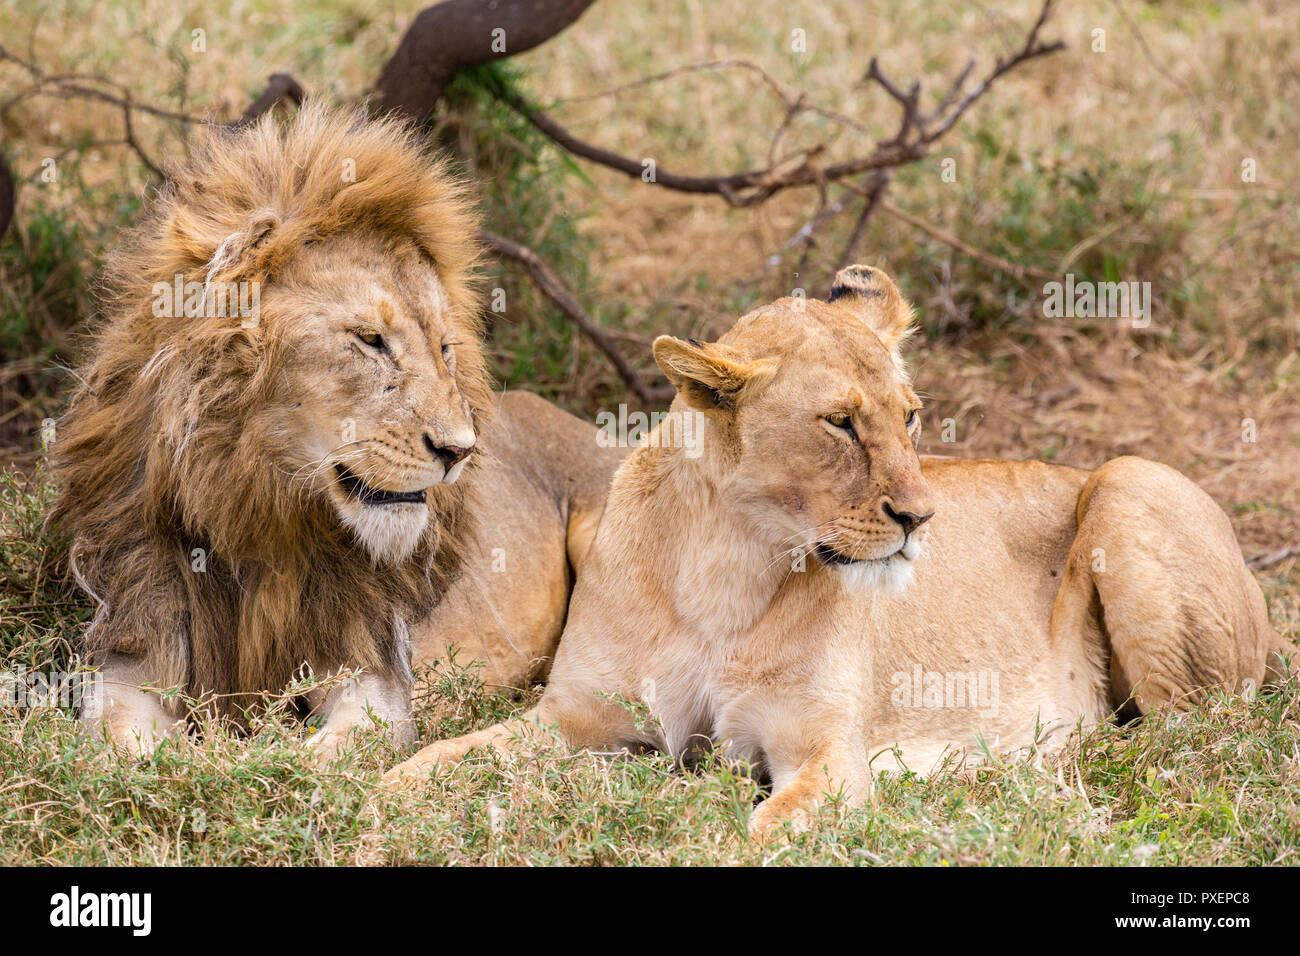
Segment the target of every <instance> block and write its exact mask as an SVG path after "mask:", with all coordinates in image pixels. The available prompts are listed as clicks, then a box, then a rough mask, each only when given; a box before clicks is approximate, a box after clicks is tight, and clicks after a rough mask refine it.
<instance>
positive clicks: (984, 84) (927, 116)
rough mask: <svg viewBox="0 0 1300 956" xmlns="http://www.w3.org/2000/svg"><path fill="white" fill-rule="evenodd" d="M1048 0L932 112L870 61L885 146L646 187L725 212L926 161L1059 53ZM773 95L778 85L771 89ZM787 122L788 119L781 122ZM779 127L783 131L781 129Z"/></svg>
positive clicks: (612, 160) (603, 160)
mask: <svg viewBox="0 0 1300 956" xmlns="http://www.w3.org/2000/svg"><path fill="white" fill-rule="evenodd" d="M1051 8H1052V0H1045V2H1044V3H1043V6H1042V9H1041V10H1040V12H1039V14H1038V19H1037V20H1035V22H1034V24H1033V26H1032V27H1031V28H1030V30H1029V32H1028V34H1027V35H1026V37H1025V41H1024V43H1023V44H1022V46H1021V47H1020V49H1019V50H1018V51H1017V52H1016V53H1015V54H1013V55H1012V56H1010V57H1006V58H1002V57H999V58H997V59H996V60H995V61H994V64H993V67H992V69H991V70H990V71H989V72H988V73H987V74H986V75H985V76H984V77H983V79H981V80H980V81H979V83H977V84H976V85H975V86H974V87H973V88H972V89H970V90H969V91H967V92H966V93H965V94H964V95H963V93H962V90H963V88H964V87H965V84H966V81H967V79H968V77H969V76H970V73H971V71H972V69H973V67H972V66H967V67H966V68H965V69H963V70H962V71H961V73H959V74H958V76H957V78H956V79H955V80H954V81H953V84H952V86H951V88H950V89H949V90H948V91H947V92H946V93H945V94H944V95H943V96H942V97H941V99H940V101H939V104H938V106H937V107H936V109H934V110H932V111H930V112H928V113H924V112H922V111H921V109H920V101H921V84H920V81H914V82H913V83H912V84H911V86H910V87H909V88H908V89H907V90H903V89H901V88H900V87H899V86H898V85H897V84H896V83H894V81H893V80H891V79H890V78H889V77H888V76H887V75H886V74H885V72H884V71H883V70H882V69H881V67H880V64H879V62H878V61H877V60H876V59H875V58H874V57H873V58H872V59H871V62H870V64H869V66H868V68H867V72H866V75H865V76H864V79H865V80H869V81H872V82H875V83H877V84H878V85H879V86H880V87H881V88H882V89H883V90H884V91H885V92H886V94H887V95H889V96H890V97H891V98H892V99H893V100H895V101H896V102H897V103H898V105H899V107H900V109H901V115H900V119H899V127H898V132H897V133H895V135H894V137H893V138H892V139H890V140H885V141H883V142H880V143H878V144H877V145H876V148H875V150H873V151H872V152H871V153H869V154H868V155H866V156H859V157H857V158H854V159H850V160H846V161H844V162H840V163H833V164H830V165H822V164H821V162H820V159H819V156H820V153H821V152H822V151H823V150H824V148H825V147H824V145H821V144H819V145H817V146H814V147H812V148H810V149H808V150H806V151H804V153H803V157H802V159H801V160H795V161H792V162H788V163H778V164H775V165H769V166H767V167H765V168H762V169H752V170H747V171H744V172H739V173H731V174H727V175H714V176H706V175H692V174H685V173H679V172H675V171H671V170H666V169H664V168H663V167H662V166H661V165H659V164H656V168H655V170H654V176H653V177H652V178H650V179H648V180H647V181H649V182H651V183H652V184H654V185H657V186H662V187H664V188H665V189H673V190H676V191H678V192H687V193H707V194H714V195H718V196H721V197H722V198H723V199H724V200H725V201H726V202H727V203H728V204H729V205H732V206H753V205H757V204H759V203H762V202H764V201H766V200H767V199H769V198H771V197H772V196H774V195H775V194H776V193H778V192H782V191H784V190H786V189H792V188H795V187H800V186H812V185H816V186H819V187H824V185H825V184H826V183H829V182H836V181H838V180H841V179H845V178H848V177H851V176H856V175H859V174H861V173H866V172H871V171H873V170H883V169H890V168H892V167H895V166H901V165H903V164H905V163H911V162H916V161H917V160H920V159H922V158H924V157H925V156H927V155H928V154H929V152H930V150H931V148H932V147H933V146H934V144H935V143H936V142H937V141H938V140H939V139H940V138H941V137H942V136H943V135H944V134H945V133H947V132H948V131H949V130H950V129H952V127H953V126H954V125H955V124H956V122H957V121H958V120H959V119H960V118H961V117H962V116H963V115H964V114H965V113H966V111H967V110H969V109H970V107H971V106H972V105H973V104H974V103H975V102H976V101H977V100H978V99H979V98H980V97H982V96H983V95H984V94H985V93H987V92H988V90H989V89H990V88H991V87H992V86H993V84H994V83H995V82H996V81H997V80H998V79H999V78H1001V77H1002V76H1004V75H1006V74H1007V73H1008V72H1010V71H1011V70H1013V69H1015V68H1016V67H1017V66H1020V65H1021V64H1023V63H1026V62H1028V61H1030V60H1033V59H1036V58H1038V57H1041V56H1045V55H1047V54H1050V53H1054V52H1056V51H1057V50H1061V49H1063V48H1064V47H1065V44H1064V43H1063V42H1061V41H1059V40H1057V41H1053V42H1050V43H1044V42H1042V41H1040V40H1039V34H1040V32H1041V31H1042V28H1043V25H1044V24H1045V23H1046V21H1047V17H1048V15H1049V14H1050V12H1051ZM778 90H779V87H778ZM498 95H499V96H500V97H501V99H502V101H503V102H505V103H506V104H507V105H509V106H510V107H511V108H513V109H514V110H516V111H517V112H518V113H519V114H520V115H521V116H523V117H524V118H525V119H527V120H528V121H529V122H530V123H532V125H533V126H534V127H536V128H537V130H538V131H540V132H541V133H542V134H543V135H545V136H546V137H547V138H549V139H550V140H552V141H553V142H554V143H555V144H556V145H558V146H559V147H561V148H562V149H564V150H567V151H568V152H570V153H572V154H574V155H575V156H579V157H581V158H583V159H586V160H589V161H590V162H593V163H596V164H598V165H601V166H605V167H608V168H609V169H613V170H616V171H618V172H621V173H624V174H625V175H627V176H632V177H636V178H645V177H644V174H645V172H646V168H647V167H646V166H645V164H644V161H643V160H641V159H637V158H635V157H631V156H624V155H621V154H619V153H616V152H614V151H613V150H609V149H605V148H604V147H602V146H597V145H595V144H594V143H589V142H586V141H585V140H582V139H580V138H578V137H577V136H575V135H574V134H573V133H571V132H570V131H569V130H567V129H566V128H565V127H563V126H561V125H560V124H559V123H557V122H556V121H555V120H553V119H552V118H551V117H549V116H547V115H546V114H545V113H544V112H542V111H541V110H540V109H538V108H537V107H535V106H534V105H532V104H531V103H529V102H527V101H526V100H525V99H524V98H523V97H521V96H519V95H518V94H515V93H511V92H502V93H499V94H498ZM781 95H782V97H783V99H785V101H786V103H787V111H789V110H792V109H802V108H803V106H802V104H801V103H799V102H798V101H797V100H791V99H790V98H789V96H788V94H785V93H784V92H783V91H782V92H781ZM787 122H788V117H787ZM783 125H785V124H784V123H783Z"/></svg>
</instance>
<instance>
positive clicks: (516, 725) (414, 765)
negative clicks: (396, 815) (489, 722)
mask: <svg viewBox="0 0 1300 956" xmlns="http://www.w3.org/2000/svg"><path fill="white" fill-rule="evenodd" d="M539 737H543V738H549V739H551V740H555V741H557V742H562V738H561V737H560V735H559V734H558V733H557V732H556V731H555V730H554V729H553V728H548V727H547V726H546V724H545V723H544V721H543V719H542V717H541V706H540V705H539V706H537V707H534V708H532V709H531V710H527V711H525V712H524V713H522V714H520V715H519V716H518V717H514V718H512V719H510V720H505V721H502V722H501V723H499V724H495V725H493V726H491V727H487V728H485V729H483V730H476V731H474V732H473V733H469V734H464V735H463V736H460V737H451V738H448V739H447V740H439V741H437V742H436V743H432V744H429V745H428V746H427V747H423V748H421V749H420V750H419V752H417V753H416V754H415V755H414V756H412V757H410V758H408V759H406V760H404V761H402V762H401V763H399V764H398V765H397V766H396V767H393V768H392V769H391V770H389V771H388V772H387V773H385V774H384V776H383V777H382V779H381V780H380V783H382V784H383V785H384V786H385V787H412V786H415V785H417V784H419V783H420V781H422V780H424V779H426V778H427V777H428V776H429V774H430V773H432V772H433V771H434V770H436V769H437V768H438V767H440V766H442V767H445V766H449V765H451V764H454V763H458V762H459V761H460V760H462V759H463V758H464V757H465V755H466V754H467V753H469V752H470V751H471V750H473V749H474V748H475V747H494V748H496V749H498V750H509V749H511V747H513V746H514V745H515V743H516V742H522V741H525V740H530V741H531V740H536V739H538V738H539Z"/></svg>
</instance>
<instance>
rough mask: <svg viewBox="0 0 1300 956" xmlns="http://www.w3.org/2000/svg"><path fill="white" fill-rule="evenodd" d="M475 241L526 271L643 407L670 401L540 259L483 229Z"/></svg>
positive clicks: (667, 388)
mask: <svg viewBox="0 0 1300 956" xmlns="http://www.w3.org/2000/svg"><path fill="white" fill-rule="evenodd" d="M479 239H480V240H482V242H483V244H484V245H486V246H487V247H488V248H489V249H492V250H493V251H494V252H496V253H498V254H500V255H503V256H505V257H506V258H508V259H513V260H514V261H515V262H518V263H519V264H520V265H522V266H523V267H524V269H526V270H527V272H528V275H529V277H530V278H531V279H532V280H533V283H534V284H535V285H536V286H537V288H538V289H539V290H540V291H541V293H542V294H543V295H545V296H546V297H547V298H548V299H550V300H551V301H552V302H554V303H555V304H556V305H557V306H559V308H560V311H561V312H563V313H564V314H565V315H566V316H568V317H569V320H570V321H572V322H573V324H574V325H576V326H577V327H578V328H579V329H581V330H582V332H583V334H584V335H586V336H587V338H589V339H591V341H592V343H593V344H594V345H595V346H596V348H598V349H600V351H602V352H603V353H605V356H606V357H607V358H608V359H609V361H610V363H611V364H612V365H613V366H614V369H615V370H616V371H617V372H618V374H619V377H620V378H622V379H623V381H624V382H625V383H626V384H627V387H628V388H629V389H631V390H632V391H633V392H634V393H635V394H636V396H637V398H639V399H641V401H642V403H643V404H645V405H655V404H659V403H662V402H665V401H668V400H670V399H671V398H672V396H673V394H674V390H673V389H672V388H671V387H670V386H663V387H660V386H654V385H650V384H648V383H647V382H646V381H645V379H644V378H643V377H642V376H641V374H640V373H639V372H637V370H636V369H634V368H633V367H632V366H631V365H630V364H629V363H628V361H627V359H626V358H625V357H624V356H623V353H622V352H620V351H619V348H618V346H617V345H615V344H614V342H613V340H612V339H611V338H610V337H609V336H608V335H607V334H606V333H605V330H604V329H602V328H601V327H600V326H599V325H598V324H597V323H596V320H595V319H593V318H592V317H591V316H590V315H588V314H587V311H586V310H585V309H584V308H583V307H582V304H581V303H580V302H579V301H578V298H577V296H575V295H574V294H573V293H572V292H571V291H569V289H568V287H567V286H565V284H564V283H563V282H561V281H560V279H559V277H558V276H556V274H555V273H554V271H552V269H551V267H550V266H548V265H547V264H546V263H545V262H544V261H543V260H542V258H541V257H540V256H538V255H537V253H535V252H534V251H533V250H532V249H529V248H528V247H527V246H524V245H520V244H519V243H517V242H515V241H514V240H513V239H507V238H506V237H505V236H499V235H497V234H496V233H494V232H488V231H487V230H486V229H480V230H479Z"/></svg>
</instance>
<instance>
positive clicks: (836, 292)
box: [827, 265, 912, 355]
mask: <svg viewBox="0 0 1300 956" xmlns="http://www.w3.org/2000/svg"><path fill="white" fill-rule="evenodd" d="M827 301H828V302H833V303H834V304H835V305H838V306H839V307H840V308H842V309H846V310H848V311H849V312H852V313H853V314H854V315H856V316H857V317H858V318H860V319H861V320H862V321H863V322H864V323H866V325H867V327H868V328H870V329H871V330H872V331H873V332H875V333H876V336H877V337H878V338H879V339H880V341H881V342H882V343H883V344H884V346H885V348H887V349H889V350H890V351H891V352H893V353H895V355H897V354H898V349H899V346H901V345H902V343H903V341H904V340H905V339H906V338H907V337H908V336H909V335H911V333H912V307H911V306H910V305H908V303H907V301H906V300H905V299H904V298H903V296H902V294H901V293H899V291H898V286H896V285H894V282H893V280H892V279H890V278H889V276H887V275H885V273H883V272H881V271H880V270H879V269H876V268H873V267H872V266H862V265H857V266H849V267H848V268H845V269H841V270H840V271H839V272H837V273H835V281H834V282H832V283H831V292H830V295H829V296H828V297H827Z"/></svg>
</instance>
